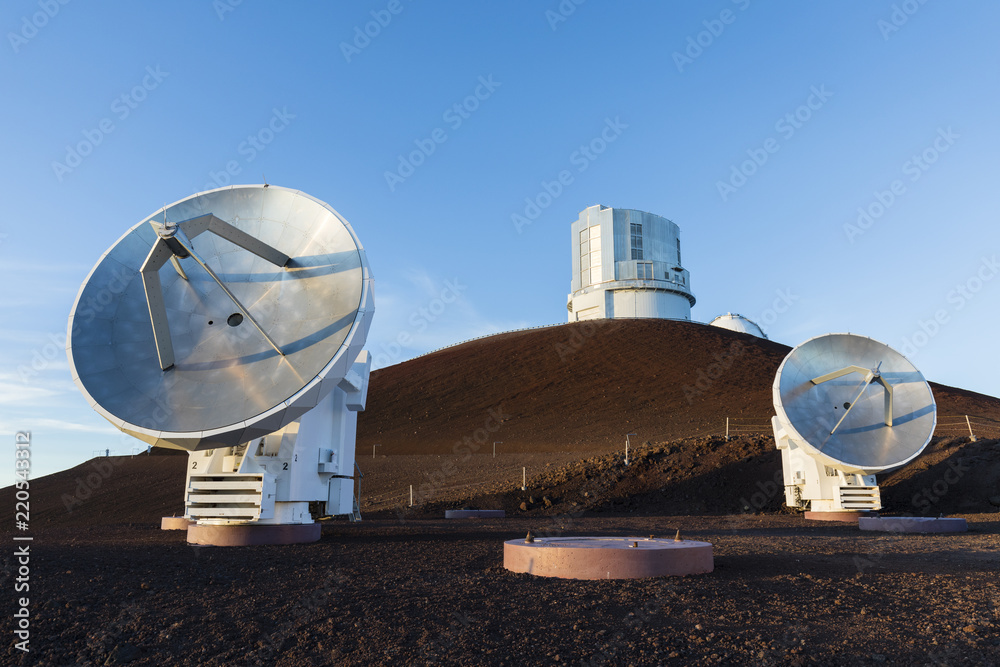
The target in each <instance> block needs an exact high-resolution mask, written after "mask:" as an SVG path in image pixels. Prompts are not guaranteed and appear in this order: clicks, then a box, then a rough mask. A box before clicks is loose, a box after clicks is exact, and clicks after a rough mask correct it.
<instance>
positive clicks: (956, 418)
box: [723, 415, 1000, 438]
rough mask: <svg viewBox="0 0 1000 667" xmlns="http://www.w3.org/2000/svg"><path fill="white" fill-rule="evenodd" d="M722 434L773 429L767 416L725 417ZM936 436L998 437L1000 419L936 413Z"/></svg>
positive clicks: (763, 431)
mask: <svg viewBox="0 0 1000 667" xmlns="http://www.w3.org/2000/svg"><path fill="white" fill-rule="evenodd" d="M723 434H724V435H725V436H726V437H727V438H728V437H731V436H736V435H771V434H773V430H772V427H771V420H770V418H768V417H726V421H725V424H724V425H723ZM934 435H936V436H942V437H945V436H963V435H964V436H967V437H971V438H1000V420H996V419H991V418H989V417H979V416H973V415H938V418H937V428H935V429H934Z"/></svg>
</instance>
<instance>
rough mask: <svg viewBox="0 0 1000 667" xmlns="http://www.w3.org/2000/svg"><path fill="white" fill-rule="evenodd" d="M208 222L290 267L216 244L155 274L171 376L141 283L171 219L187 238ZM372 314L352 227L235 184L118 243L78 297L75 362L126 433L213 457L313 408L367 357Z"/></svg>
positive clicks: (91, 397) (93, 397) (297, 200)
mask: <svg viewBox="0 0 1000 667" xmlns="http://www.w3.org/2000/svg"><path fill="white" fill-rule="evenodd" d="M206 214H211V215H213V216H215V217H216V218H219V219H220V220H222V221H225V222H226V223H228V224H229V225H231V226H233V227H235V228H236V229H238V230H241V231H243V232H246V233H247V234H249V235H250V236H252V237H253V238H254V239H257V240H259V241H262V242H263V243H265V244H267V245H269V246H271V247H273V248H275V249H277V250H279V251H280V252H281V253H284V254H286V255H288V256H289V257H290V258H291V260H290V261H289V263H288V264H287V265H286V266H284V267H281V266H277V265H275V264H274V263H272V262H270V261H268V260H267V259H264V258H263V257H260V256H258V255H257V254H254V253H252V252H249V251H248V250H246V249H245V248H243V247H241V246H239V245H236V244H235V243H233V242H231V241H229V240H227V239H225V238H223V237H222V236H220V235H219V234H216V233H212V232H204V233H199V234H198V235H197V236H194V237H192V238H191V239H190V243H191V245H192V249H193V250H194V256H191V257H187V258H184V259H179V260H178V262H179V265H180V268H181V270H182V271H178V270H177V269H176V268H175V266H174V265H173V264H172V263H170V262H167V263H166V264H164V265H163V266H162V267H161V268H160V269H159V270H158V271H157V274H158V276H159V279H160V283H161V289H162V297H163V302H164V304H165V307H166V315H167V322H168V325H169V336H170V339H171V343H172V351H173V355H174V366H173V367H172V368H168V369H167V370H163V369H162V368H161V366H160V363H159V361H158V357H157V344H156V341H155V339H154V334H153V326H152V324H151V319H150V309H149V305H148V303H147V293H146V290H145V289H144V286H143V280H142V274H141V272H140V271H141V269H142V267H143V265H144V263H145V261H146V259H147V256H148V255H149V253H150V250H151V248H152V247H153V245H154V244H155V243H157V241H158V239H159V237H158V234H157V228H158V226H159V225H160V224H162V223H163V221H164V219H166V220H167V221H169V222H171V223H181V224H182V226H183V221H187V220H192V219H195V218H198V217H199V216H205V215H206ZM195 256H196V257H198V258H200V259H201V260H202V261H204V262H205V264H206V265H207V266H208V268H209V269H211V271H212V272H214V273H215V276H216V277H217V278H218V282H217V281H216V280H215V279H214V278H213V277H212V275H211V274H210V273H209V272H208V271H206V270H205V269H204V268H203V267H202V266H200V265H199V264H198V263H197V262H196V260H195V258H194V257H195ZM182 272H183V274H184V276H182V275H181V273H182ZM185 276H186V277H185ZM219 282H221V283H222V285H224V286H225V288H226V289H223V287H222V286H221V285H220V284H219ZM227 290H228V291H229V292H230V293H231V296H230V294H227ZM233 297H235V299H237V300H238V301H239V302H240V303H241V304H242V305H243V306H244V307H245V308H246V309H247V311H248V312H249V313H250V314H251V315H252V317H253V319H254V320H256V322H257V323H258V324H259V325H260V328H261V329H263V331H264V332H266V333H267V335H268V336H269V337H270V338H271V339H272V341H274V342H275V343H276V344H277V346H278V349H280V351H281V352H282V353H283V355H282V354H281V353H279V352H278V350H276V349H275V348H274V347H273V346H272V345H271V344H270V343H269V342H268V340H267V338H266V337H265V336H264V335H262V334H261V332H260V331H259V330H258V329H257V328H256V327H255V326H254V325H253V323H252V321H251V320H250V319H247V318H244V317H242V314H241V313H240V310H239V308H238V307H237V305H236V304H235V302H234V300H233ZM373 312H374V306H373V296H372V290H371V276H370V274H369V269H368V262H367V258H366V257H365V252H364V249H363V248H362V246H361V244H360V242H359V241H358V239H357V236H356V235H355V233H354V231H353V229H352V228H351V226H350V224H348V222H347V221H346V220H344V219H343V218H342V217H341V216H340V215H339V214H338V213H337V212H336V211H334V210H333V209H332V208H331V207H330V206H329V205H327V204H325V203H323V202H321V201H319V200H318V199H315V198H313V197H310V196H308V195H306V194H304V193H302V192H298V191H295V190H289V189H286V188H281V187H277V186H273V185H272V186H263V185H247V186H233V187H229V188H223V189H219V190H212V191H209V192H203V193H199V194H196V195H193V196H191V197H188V198H187V199H183V200H181V201H179V202H176V203H174V204H172V205H170V206H167V207H166V210H165V212H164V210H160V211H157V212H156V213H155V214H153V215H151V216H149V217H148V218H147V219H145V220H143V221H142V222H140V223H139V224H137V225H136V226H135V227H133V228H132V229H130V230H129V231H128V232H127V233H126V234H125V235H124V236H123V237H122V238H121V239H119V240H118V242H117V243H115V245H114V246H112V247H111V249H110V250H108V251H107V252H106V253H105V254H104V255H103V256H102V257H101V259H100V260H99V261H98V262H97V265H96V266H95V267H94V269H93V270H92V271H91V273H90V276H89V277H88V278H87V280H86V281H85V282H84V284H83V286H82V287H81V289H80V292H79V294H78V296H77V300H76V303H75V304H74V306H73V311H72V314H71V316H70V321H69V335H68V341H67V352H68V355H69V358H70V366H71V369H72V372H73V377H74V380H75V381H76V383H77V385H78V386H79V387H80V389H81V390H82V391H83V393H84V395H85V396H86V397H87V399H88V401H89V402H90V403H91V404H92V405H93V406H94V408H95V409H96V410H97V411H98V412H99V413H100V414H102V415H103V416H104V417H106V418H107V419H108V420H110V421H111V422H112V423H114V424H115V425H116V426H118V427H119V428H121V429H122V430H123V431H126V432H128V433H131V434H132V435H135V436H136V437H139V438H141V439H143V440H145V441H146V442H150V443H151V444H156V445H160V446H167V447H175V448H181V449H209V448H213V447H218V446H221V445H229V444H237V443H239V442H242V441H244V440H243V436H244V433H245V432H252V433H255V434H259V433H261V432H264V431H273V430H276V429H277V428H280V427H281V426H284V425H285V424H287V423H288V422H289V421H291V420H292V419H294V418H297V417H298V416H301V414H302V412H303V411H304V410H307V409H309V408H311V407H313V406H314V405H316V402H317V401H318V400H319V399H320V398H322V397H323V396H324V395H325V394H326V393H328V391H329V390H330V388H332V386H334V385H335V384H336V380H337V379H339V377H343V374H344V373H346V371H347V369H348V368H349V366H350V364H351V363H352V362H353V361H354V359H355V358H356V357H357V354H358V353H359V352H360V351H361V347H362V346H363V345H364V341H365V337H366V336H367V333H368V327H369V325H370V322H371V317H372V314H373ZM237 315H239V316H237ZM331 378H333V379H334V381H333V382H329V381H328V382H324V380H330V379H331ZM319 385H322V386H323V387H325V389H320V390H319V391H317V390H316V387H317V386H319Z"/></svg>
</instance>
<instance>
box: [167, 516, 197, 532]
mask: <svg viewBox="0 0 1000 667" xmlns="http://www.w3.org/2000/svg"><path fill="white" fill-rule="evenodd" d="M192 523H194V521H191V520H190V519H185V518H184V517H182V516H165V517H163V518H162V519H160V530H187V528H188V526H190V525H191V524H192Z"/></svg>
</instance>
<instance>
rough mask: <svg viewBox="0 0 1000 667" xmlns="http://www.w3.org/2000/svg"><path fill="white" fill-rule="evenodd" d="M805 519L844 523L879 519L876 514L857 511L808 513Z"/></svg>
mask: <svg viewBox="0 0 1000 667" xmlns="http://www.w3.org/2000/svg"><path fill="white" fill-rule="evenodd" d="M804 516H805V518H806V519H808V520H810V521H840V522H843V523H856V522H857V520H858V519H859V518H861V517H863V516H866V517H877V516H878V514H876V513H875V512H857V511H843V512H806V513H805V515H804Z"/></svg>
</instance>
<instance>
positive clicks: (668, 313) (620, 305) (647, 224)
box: [566, 205, 695, 322]
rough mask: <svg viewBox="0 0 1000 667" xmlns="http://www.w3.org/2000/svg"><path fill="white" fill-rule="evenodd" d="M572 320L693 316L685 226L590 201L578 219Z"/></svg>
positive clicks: (569, 301) (568, 306) (570, 299)
mask: <svg viewBox="0 0 1000 667" xmlns="http://www.w3.org/2000/svg"><path fill="white" fill-rule="evenodd" d="M572 236H573V280H572V281H571V283H570V284H571V287H570V289H571V293H570V295H569V297H568V299H567V301H566V309H567V310H568V311H569V321H570V322H580V321H583V320H593V319H599V318H630V317H631V318H634V317H652V318H659V319H669V320H690V319H691V306H693V305H694V303H695V298H694V295H693V294H692V293H691V275H690V274H689V273H688V272H687V270H686V269H684V266H683V264H681V238H680V228H679V227H678V226H677V225H675V224H674V223H673V222H671V221H670V220H667V219H666V218H663V217H661V216H658V215H653V214H652V213H646V212H645V211H636V210H635V209H629V208H610V207H608V206H601V205H596V206H590V207H588V208H586V209H584V210H583V211H581V212H580V218H579V219H578V220H576V221H575V222H574V223H573V231H572Z"/></svg>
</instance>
